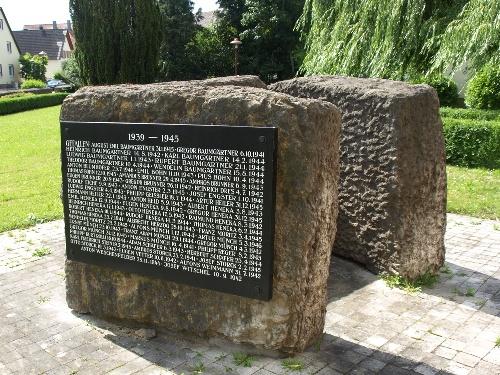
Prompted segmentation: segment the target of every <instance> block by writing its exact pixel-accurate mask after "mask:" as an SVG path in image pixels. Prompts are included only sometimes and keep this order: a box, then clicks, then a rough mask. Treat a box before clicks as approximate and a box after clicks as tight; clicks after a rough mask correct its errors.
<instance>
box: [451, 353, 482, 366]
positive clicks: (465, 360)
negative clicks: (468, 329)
mask: <svg viewBox="0 0 500 375" xmlns="http://www.w3.org/2000/svg"><path fill="white" fill-rule="evenodd" d="M453 360H454V361H455V362H458V363H461V364H462V365H465V366H468V367H474V366H475V365H477V364H478V362H479V361H480V360H481V358H478V357H475V356H473V355H471V354H467V353H463V352H460V353H458V354H457V355H456V356H455V358H453Z"/></svg>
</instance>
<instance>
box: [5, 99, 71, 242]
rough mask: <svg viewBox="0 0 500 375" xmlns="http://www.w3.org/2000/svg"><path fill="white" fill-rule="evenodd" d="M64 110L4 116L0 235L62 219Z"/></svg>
mask: <svg viewBox="0 0 500 375" xmlns="http://www.w3.org/2000/svg"><path fill="white" fill-rule="evenodd" d="M60 108H61V107H60V106H55V107H48V108H43V109H37V110H33V111H27V112H21V113H16V114H12V115H5V116H0V155H1V157H0V232H4V231H7V230H10V229H14V228H26V227H30V226H33V225H35V224H37V223H40V222H43V221H48V220H54V219H60V218H62V215H63V213H62V204H61V201H60V198H59V192H60V188H61V170H60V162H59V154H60V151H59V150H60V138H59V112H60Z"/></svg>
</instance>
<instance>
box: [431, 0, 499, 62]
mask: <svg viewBox="0 0 500 375" xmlns="http://www.w3.org/2000/svg"><path fill="white" fill-rule="evenodd" d="M464 64H466V65H467V68H469V69H471V70H472V71H479V70H481V69H482V68H483V66H485V65H491V66H498V65H500V1H498V0H470V1H469V2H468V3H467V4H466V5H465V6H464V7H463V10H462V11H461V12H460V14H459V15H458V17H457V18H456V19H455V20H453V21H452V22H451V23H449V24H448V25H447V27H446V30H445V31H444V34H443V36H442V41H441V44H440V48H439V51H438V53H437V54H436V57H435V61H434V65H433V70H438V71H442V70H444V69H447V68H451V69H452V70H456V69H458V68H460V67H461V66H463V65H464Z"/></svg>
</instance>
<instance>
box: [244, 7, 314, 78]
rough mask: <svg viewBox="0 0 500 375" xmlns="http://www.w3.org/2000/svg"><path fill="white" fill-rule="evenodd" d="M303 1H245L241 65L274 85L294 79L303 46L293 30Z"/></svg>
mask: <svg viewBox="0 0 500 375" xmlns="http://www.w3.org/2000/svg"><path fill="white" fill-rule="evenodd" d="M303 4H304V1H303V0H287V1H285V0H282V1H275V0H246V2H245V5H246V9H245V11H244V13H243V17H242V20H241V24H242V27H243V30H242V32H241V34H240V35H241V39H242V41H243V43H244V51H243V56H242V65H243V67H244V68H245V69H246V70H247V71H248V72H252V73H256V74H258V75H259V76H260V77H261V78H262V79H263V80H264V81H266V82H273V81H279V80H283V79H287V78H290V77H293V76H294V75H295V74H296V72H297V70H298V67H299V65H300V63H301V58H302V44H301V43H300V39H299V34H298V32H296V31H295V30H294V26H295V23H296V22H297V20H298V18H299V16H300V13H301V11H302V8H303Z"/></svg>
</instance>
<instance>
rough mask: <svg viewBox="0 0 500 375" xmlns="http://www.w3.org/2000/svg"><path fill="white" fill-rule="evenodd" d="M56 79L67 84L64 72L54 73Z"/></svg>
mask: <svg viewBox="0 0 500 375" xmlns="http://www.w3.org/2000/svg"><path fill="white" fill-rule="evenodd" d="M54 79H58V80H60V81H63V82H66V78H65V77H64V75H63V73H62V72H56V73H54Z"/></svg>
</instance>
